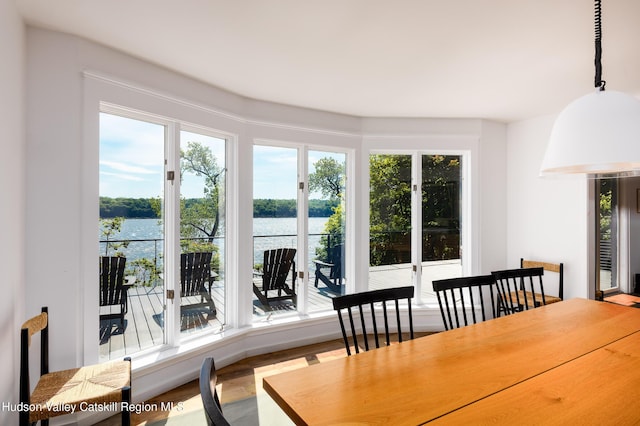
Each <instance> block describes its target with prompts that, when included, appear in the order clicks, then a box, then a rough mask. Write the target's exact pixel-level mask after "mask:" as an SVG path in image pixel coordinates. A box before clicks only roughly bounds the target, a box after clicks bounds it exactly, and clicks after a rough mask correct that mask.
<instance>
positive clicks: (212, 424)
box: [200, 357, 230, 426]
mask: <svg viewBox="0 0 640 426" xmlns="http://www.w3.org/2000/svg"><path fill="white" fill-rule="evenodd" d="M217 382H218V375H217V374H216V365H215V362H214V361H213V358H211V357H208V358H205V359H204V361H203V362H202V367H201V368H200V396H201V397H202V405H203V406H204V415H205V418H206V419H207V425H209V426H230V423H229V422H228V421H227V420H226V419H225V418H224V415H223V414H222V407H221V405H220V399H219V398H218V392H217V391H216V384H217Z"/></svg>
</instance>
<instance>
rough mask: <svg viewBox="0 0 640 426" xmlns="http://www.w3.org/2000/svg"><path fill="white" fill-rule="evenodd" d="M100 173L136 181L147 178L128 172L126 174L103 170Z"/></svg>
mask: <svg viewBox="0 0 640 426" xmlns="http://www.w3.org/2000/svg"><path fill="white" fill-rule="evenodd" d="M100 174H101V175H102V176H113V177H115V178H118V179H123V180H132V181H136V182H142V181H144V180H145V179H143V178H141V177H138V176H134V175H127V174H124V173H111V172H104V171H102V172H100Z"/></svg>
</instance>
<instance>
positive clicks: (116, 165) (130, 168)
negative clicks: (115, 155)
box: [100, 161, 158, 175]
mask: <svg viewBox="0 0 640 426" xmlns="http://www.w3.org/2000/svg"><path fill="white" fill-rule="evenodd" d="M100 165H101V166H106V167H108V168H111V169H113V170H118V171H121V172H127V173H137V174H144V175H151V174H157V173H158V172H157V171H154V170H150V169H147V168H145V167H140V166H134V165H131V164H126V163H122V162H117V161H100Z"/></svg>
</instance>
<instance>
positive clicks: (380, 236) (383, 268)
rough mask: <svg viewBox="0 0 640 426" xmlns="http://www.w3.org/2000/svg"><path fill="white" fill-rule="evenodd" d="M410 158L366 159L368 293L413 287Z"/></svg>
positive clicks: (372, 157) (395, 156) (379, 157)
mask: <svg viewBox="0 0 640 426" xmlns="http://www.w3.org/2000/svg"><path fill="white" fill-rule="evenodd" d="M411 182H412V156H411V155H401V154H373V155H371V156H370V157H369V289H371V290H376V289H378V288H387V287H400V286H407V285H412V284H413V273H412V264H411V261H412V248H411V230H412V226H411V220H412V216H411V214H412V207H411V205H412V200H411V199H412V195H411Z"/></svg>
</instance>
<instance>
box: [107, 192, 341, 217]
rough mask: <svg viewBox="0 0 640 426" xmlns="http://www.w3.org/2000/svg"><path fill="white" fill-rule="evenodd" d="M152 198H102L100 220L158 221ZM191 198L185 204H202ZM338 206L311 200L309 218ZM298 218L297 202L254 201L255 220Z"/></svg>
mask: <svg viewBox="0 0 640 426" xmlns="http://www.w3.org/2000/svg"><path fill="white" fill-rule="evenodd" d="M151 200H152V199H150V198H124V197H123V198H111V197H100V219H112V218H115V217H124V218H125V219H156V218H157V216H156V213H155V211H154V210H153V208H152V206H151ZM202 201H203V200H202V199H198V198H190V199H187V200H185V204H186V205H189V204H193V203H198V202H202ZM337 205H338V201H336V200H333V201H332V200H309V212H308V215H309V217H330V216H331V215H333V209H334V208H335V207H336V206H337ZM296 216H297V200H295V199H289V200H276V199H265V198H256V199H254V200H253V217H254V218H274V219H275V218H287V217H296Z"/></svg>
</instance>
